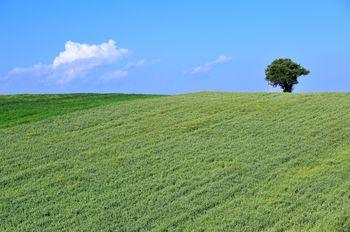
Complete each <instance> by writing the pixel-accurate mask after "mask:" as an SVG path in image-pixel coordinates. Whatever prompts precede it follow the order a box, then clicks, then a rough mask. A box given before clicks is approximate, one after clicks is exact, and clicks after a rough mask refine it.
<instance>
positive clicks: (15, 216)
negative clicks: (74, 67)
mask: <svg viewBox="0 0 350 232" xmlns="http://www.w3.org/2000/svg"><path fill="white" fill-rule="evenodd" d="M48 102H49V101H48ZM43 110H44V109H43ZM0 191H1V192H0V193H1V194H0V222H1V223H0V230H8V231H14V230H18V231H24V230H30V231H39V230H43V229H47V230H50V231H57V230H78V229H79V230H85V231H97V230H98V231H100V230H102V231H105V230H110V231H139V230H154V231H164V230H178V231H182V230H187V231H190V230H193V231H232V230H233V231H257V230H265V231H285V230H289V231H301V230H302V231H349V230H350V94H341V93H339V94H277V93H257V94H240V93H197V94H189V95H179V96H167V97H161V98H151V99H137V100H133V101H125V102H118V103H116V104H109V105H105V106H99V107H94V108H90V109H84V110H80V111H76V112H72V113H68V114H64V115H61V116H56V117H51V118H47V119H44V120H41V121H37V122H28V123H26V124H22V125H18V126H14V127H8V128H3V129H0Z"/></svg>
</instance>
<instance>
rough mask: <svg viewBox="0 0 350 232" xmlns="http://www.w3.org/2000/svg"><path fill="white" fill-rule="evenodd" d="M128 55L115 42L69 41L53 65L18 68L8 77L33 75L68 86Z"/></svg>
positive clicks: (126, 51)
mask: <svg viewBox="0 0 350 232" xmlns="http://www.w3.org/2000/svg"><path fill="white" fill-rule="evenodd" d="M128 54H129V50H128V49H126V48H118V47H117V46H116V43H115V42H114V41H113V40H109V41H108V42H105V43H102V44H97V45H95V44H83V43H75V42H72V41H67V42H66V44H65V50H64V51H63V52H61V53H60V54H59V55H58V56H57V57H56V58H55V59H54V60H53V62H52V63H51V64H36V65H34V66H32V67H24V68H21V67H17V68H14V69H13V70H11V71H10V72H9V73H8V76H10V77H11V76H14V75H21V74H32V75H34V76H38V77H44V78H46V79H45V81H46V82H49V81H50V82H51V81H54V82H55V83H56V84H66V83H68V82H71V81H73V80H74V79H76V78H79V77H84V76H86V75H87V74H89V72H91V71H92V70H93V69H95V68H97V67H101V66H105V65H109V64H114V63H116V62H118V61H119V60H120V59H122V58H124V57H125V56H126V55H128ZM119 75H120V74H119ZM126 75H127V74H126ZM124 76H125V73H124Z"/></svg>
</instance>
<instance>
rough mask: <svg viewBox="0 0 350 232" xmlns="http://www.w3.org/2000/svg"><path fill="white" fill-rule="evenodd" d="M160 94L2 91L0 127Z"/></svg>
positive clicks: (0, 97)
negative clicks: (6, 92)
mask: <svg viewBox="0 0 350 232" xmlns="http://www.w3.org/2000/svg"><path fill="white" fill-rule="evenodd" d="M156 96H159V95H142V94H20V95H0V128H4V127H10V126H15V125H19V124H22V123H28V122H34V121H39V120H42V119H45V118H48V117H52V116H56V115H61V114H65V113H69V112H73V111H76V110H83V109H88V108H91V107H95V106H99V105H106V104H110V103H116V102H120V101H127V100H133V99H139V98H150V97H156Z"/></svg>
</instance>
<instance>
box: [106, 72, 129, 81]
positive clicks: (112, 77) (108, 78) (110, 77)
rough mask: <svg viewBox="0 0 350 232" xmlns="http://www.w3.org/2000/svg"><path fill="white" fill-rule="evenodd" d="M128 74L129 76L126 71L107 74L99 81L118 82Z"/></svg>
mask: <svg viewBox="0 0 350 232" xmlns="http://www.w3.org/2000/svg"><path fill="white" fill-rule="evenodd" d="M128 74H129V73H128V71H125V70H118V71H113V72H107V73H105V74H104V75H102V77H101V79H102V80H104V81H112V80H118V79H121V78H123V77H126V76H127V75H128Z"/></svg>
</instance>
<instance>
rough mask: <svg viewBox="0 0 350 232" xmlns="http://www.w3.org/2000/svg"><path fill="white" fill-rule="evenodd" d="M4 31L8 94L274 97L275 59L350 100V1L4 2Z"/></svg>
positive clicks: (0, 46) (3, 85)
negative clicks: (270, 68) (270, 75)
mask: <svg viewBox="0 0 350 232" xmlns="http://www.w3.org/2000/svg"><path fill="white" fill-rule="evenodd" d="M0 30H1V35H0V93H23V92H25V93H64V92H126V93H131V92H132V93H167V94H173V93H185V92H196V91H203V90H218V91H241V92H242V91H250V92H257V91H274V90H273V89H272V88H271V87H269V86H268V85H267V83H266V81H265V80H264V71H265V68H266V66H267V65H268V64H269V63H271V62H272V60H273V59H275V58H291V59H293V60H294V61H296V62H297V63H300V64H302V65H303V66H304V67H305V68H307V69H309V70H310V71H311V74H310V75H309V76H306V77H301V79H300V83H299V85H298V86H297V87H296V89H295V90H296V91H297V92H318V91H350V1H349V0H264V1H262V0H236V1H234V0H227V1H225V0H217V1H214V0H201V1H199V0H198V1H196V0H192V1H190V0H176V1H175V0H169V1H165V0H144V1H143V0H110V1H108V0H103V1H86V0H85V1H78V0H77V1H71V0H60V1H47V0H42V1H38V0H32V1H26V0H22V1H19V0H1V1H0ZM276 90H278V91H279V89H276Z"/></svg>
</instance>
